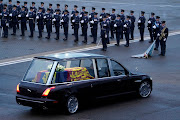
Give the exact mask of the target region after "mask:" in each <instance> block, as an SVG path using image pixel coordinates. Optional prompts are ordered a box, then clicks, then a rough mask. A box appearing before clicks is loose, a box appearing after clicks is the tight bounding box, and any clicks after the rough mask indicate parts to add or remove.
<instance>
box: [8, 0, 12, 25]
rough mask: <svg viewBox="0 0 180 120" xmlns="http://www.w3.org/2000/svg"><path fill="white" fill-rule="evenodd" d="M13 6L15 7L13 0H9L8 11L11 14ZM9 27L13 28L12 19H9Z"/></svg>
mask: <svg viewBox="0 0 180 120" xmlns="http://www.w3.org/2000/svg"><path fill="white" fill-rule="evenodd" d="M12 8H13V5H12V0H9V4H8V12H9V14H12ZM9 28H12V21H11V19H9Z"/></svg>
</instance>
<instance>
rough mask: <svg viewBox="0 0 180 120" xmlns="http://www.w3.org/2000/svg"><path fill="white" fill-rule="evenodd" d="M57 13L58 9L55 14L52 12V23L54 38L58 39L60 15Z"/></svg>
mask: <svg viewBox="0 0 180 120" xmlns="http://www.w3.org/2000/svg"><path fill="white" fill-rule="evenodd" d="M59 13H60V10H57V11H56V14H54V18H53V23H54V26H55V30H56V38H55V40H59V27H60V20H61V16H60V14H59Z"/></svg>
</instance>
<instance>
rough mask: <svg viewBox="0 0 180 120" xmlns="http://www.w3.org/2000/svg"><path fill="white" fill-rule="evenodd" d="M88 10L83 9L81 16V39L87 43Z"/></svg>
mask: <svg viewBox="0 0 180 120" xmlns="http://www.w3.org/2000/svg"><path fill="white" fill-rule="evenodd" d="M87 14H88V12H86V11H84V14H83V17H82V19H81V25H82V30H83V34H84V41H82V42H83V43H87V29H88V22H89V20H88V16H87Z"/></svg>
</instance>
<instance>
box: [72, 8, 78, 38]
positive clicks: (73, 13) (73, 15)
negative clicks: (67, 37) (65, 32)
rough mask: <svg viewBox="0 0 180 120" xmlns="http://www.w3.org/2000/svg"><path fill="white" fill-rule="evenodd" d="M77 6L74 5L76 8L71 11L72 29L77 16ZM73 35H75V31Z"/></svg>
mask: <svg viewBox="0 0 180 120" xmlns="http://www.w3.org/2000/svg"><path fill="white" fill-rule="evenodd" d="M77 8H78V6H77V5H74V10H73V11H72V12H71V26H72V29H74V22H72V21H74V19H75V17H76V16H75V13H76V11H77ZM72 35H74V33H73V34H72Z"/></svg>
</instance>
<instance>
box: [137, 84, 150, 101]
mask: <svg viewBox="0 0 180 120" xmlns="http://www.w3.org/2000/svg"><path fill="white" fill-rule="evenodd" d="M151 91H152V86H151V84H150V83H149V82H148V81H144V82H142V83H141V85H140V86H139V90H138V94H139V96H140V97H142V98H147V97H149V95H150V94H151Z"/></svg>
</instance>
